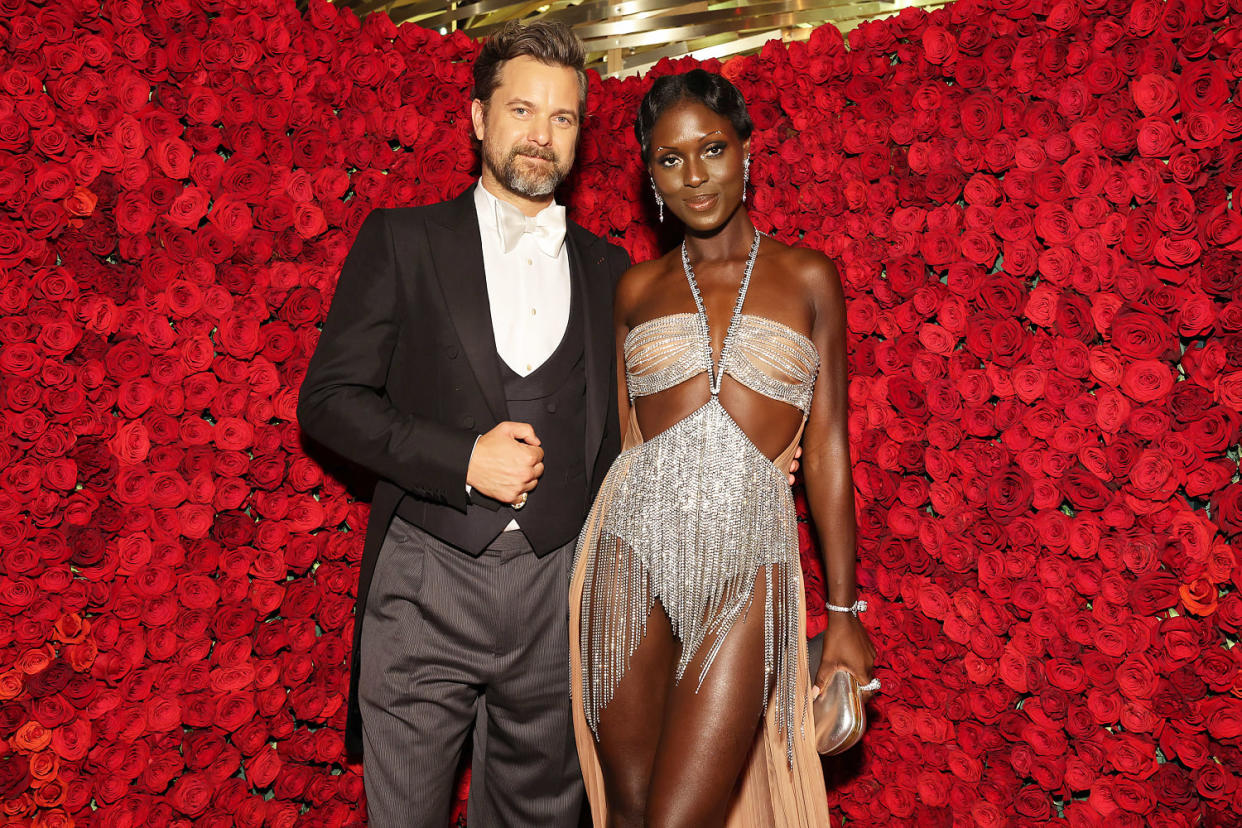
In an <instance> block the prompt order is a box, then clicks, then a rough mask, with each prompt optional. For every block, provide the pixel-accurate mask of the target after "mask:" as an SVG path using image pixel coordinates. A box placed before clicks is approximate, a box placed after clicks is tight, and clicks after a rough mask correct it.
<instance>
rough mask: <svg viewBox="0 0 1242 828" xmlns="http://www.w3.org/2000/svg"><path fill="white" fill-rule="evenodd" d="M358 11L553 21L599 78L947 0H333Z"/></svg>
mask: <svg viewBox="0 0 1242 828" xmlns="http://www.w3.org/2000/svg"><path fill="white" fill-rule="evenodd" d="M335 1H336V3H337V5H342V6H348V7H350V8H352V9H353V10H354V11H355V12H356V13H358V14H359V15H360V16H365V15H367V14H372V13H375V12H384V13H387V14H388V16H389V17H391V18H392V20H393V22H395V23H405V22H411V23H416V24H418V25H420V26H425V27H427V28H429V29H436V30H439V31H441V32H444V33H448V32H451V31H454V30H457V29H460V30H462V31H464V32H465V33H466V34H468V35H470V36H471V37H474V38H484V37H487V35H488V34H489V33H490V32H491V31H493V30H495V29H496V28H497V27H499V26H501V25H503V24H504V23H506V22H508V21H510V20H515V19H518V20H537V19H548V20H559V21H561V22H563V23H566V24H568V25H569V26H571V27H572V28H573V30H574V31H575V32H577V34H578V36H579V37H581V38H582V40H583V41H584V42H585V43H586V45H587V49H588V52H589V54H588V56H587V64H588V65H589V66H590V67H592V68H594V69H596V70H597V71H599V73H600V74H601V75H603V76H605V77H619V76H625V75H634V74H641V73H642V72H645V71H647V70H648V69H650V68H651V67H652V66H654V65H655V64H656V63H657V62H658V61H660V60H661V59H663V58H666V57H667V58H679V57H684V56H687V55H693V56H694V57H697V58H699V59H701V60H705V59H707V58H718V59H721V60H726V59H728V58H730V57H732V56H734V55H739V54H748V53H751V52H757V51H759V49H761V48H762V47H763V44H764V43H766V42H767V41H769V40H774V39H776V40H782V41H785V42H789V41H793V40H805V39H806V38H807V37H809V36H810V33H811V30H812V29H814V28H815V27H817V26H821V25H824V24H826V23H831V24H833V25H835V26H836V27H837V28H838V29H840V30H841V31H842V33H845V32H848V31H850V30H851V29H853V28H855V27H857V26H858V25H859V24H861V23H863V22H865V21H867V20H876V19H879V18H882V17H890V16H892V15H894V14H896V13H897V12H899V11H900V10H901V9H903V8H909V7H915V8H923V9H933V8H939V7H941V6H945V5H948V2H949V0H873V2H865V3H855V2H844V1H843V0H772V1H771V2H758V3H747V2H741V0H723V2H711V0H700V2H690V3H685V2H672V1H671V0H623V1H622V2H608V0H527V2H520V3H515V2H512V0H471V1H470V2H457V3H444V2H433V0H335Z"/></svg>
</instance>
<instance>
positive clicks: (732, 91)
mask: <svg viewBox="0 0 1242 828" xmlns="http://www.w3.org/2000/svg"><path fill="white" fill-rule="evenodd" d="M682 101H697V102H699V103H701V104H703V105H704V106H706V107H707V108H708V109H710V110H711V111H712V112H715V113H716V114H717V115H720V116H722V117H724V118H727V119H728V120H729V123H731V124H733V131H734V132H736V133H737V137H738V138H740V139H742V140H743V141H745V140H746V139H747V138H749V137H750V134H751V133H752V132H753V131H754V129H755V124H754V122H752V121H751V120H750V115H748V114H747V112H746V101H745V100H744V99H743V98H742V93H741V92H739V91H737V87H736V86H734V85H733V84H732V83H730V82H729V81H728V80H727V79H725V78H723V77H721V76H720V75H716V74H713V73H712V72H707V71H704V70H703V69H691V70H690V71H689V72H685V73H683V74H680V75H665V76H664V77H662V78H659V79H658V80H656V82H655V83H654V84H652V85H651V89H650V90H648V91H647V94H646V95H644V96H643V102H642V103H641V104H639V106H638V118H636V119H635V121H634V134H635V135H636V136H638V146H639V148H640V149H641V151H642V158H643V163H644V164H646V163H647V162H648V161H650V160H651V130H652V129H653V128H654V127H655V122H656V121H657V120H659V118H660V116H661V115H663V114H664V113H665V112H666V111H667V110H669V109H671V108H672V107H673V106H675V105H676V104H679V103H681V102H682Z"/></svg>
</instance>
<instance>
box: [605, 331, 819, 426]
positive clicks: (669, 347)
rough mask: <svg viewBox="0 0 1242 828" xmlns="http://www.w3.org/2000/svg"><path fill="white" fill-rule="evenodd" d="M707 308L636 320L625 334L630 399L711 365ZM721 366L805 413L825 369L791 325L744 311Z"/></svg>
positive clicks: (707, 369) (808, 344) (679, 381)
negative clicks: (817, 378) (705, 345)
mask: <svg viewBox="0 0 1242 828" xmlns="http://www.w3.org/2000/svg"><path fill="white" fill-rule="evenodd" d="M707 336H708V333H707V329H706V323H705V322H704V321H703V316H702V314H698V313H674V314H671V315H668V316H658V317H656V318H655V319H649V320H647V321H646V322H642V323H640V324H638V325H635V326H634V327H633V328H632V329H631V330H630V332H629V334H627V335H626V337H625V347H624V356H625V384H626V386H627V388H628V389H629V394H630V399H631V400H632V399H634V398H635V397H645V396H648V395H650V394H658V393H659V392H661V391H664V390H666V389H669V388H672V387H673V386H674V385H677V384H678V383H682V382H685V381H686V380H688V379H690V378H691V377H695V376H698V375H699V374H701V373H707V372H710V371H711V363H710V362H709V357H708V355H707V351H706V350H705V349H704V348H703V342H704V339H705V338H706V337H707ZM720 371H721V373H723V374H726V375H728V376H730V377H732V378H733V379H735V380H737V381H738V382H740V383H741V384H742V385H745V386H746V387H747V388H749V389H750V390H752V391H755V392H757V393H759V394H762V395H764V396H765V397H771V398H772V399H774V400H779V401H780V402H784V403H788V404H789V405H792V406H794V407H796V408H799V409H801V410H802V413H803V414H805V413H807V412H808V411H809V410H810V407H811V392H812V391H813V390H814V388H815V376H816V374H817V373H818V371H819V351H817V350H816V349H815V346H814V345H813V344H812V343H811V341H810V340H809V339H807V338H806V337H805V336H803V335H802V334H800V333H798V332H797V331H795V330H794V329H793V328H790V327H789V326H788V325H784V324H781V323H780V322H775V321H773V320H771V319H766V318H764V317H762V316H753V315H751V314H748V313H743V314H738V318H737V325H736V327H735V328H734V331H733V338H732V340H731V347H730V348H729V349H728V351H726V352H722V356H721V365H720Z"/></svg>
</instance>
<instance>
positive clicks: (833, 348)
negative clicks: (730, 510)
mask: <svg viewBox="0 0 1242 828" xmlns="http://www.w3.org/2000/svg"><path fill="white" fill-rule="evenodd" d="M798 260H799V261H798V265H799V269H800V270H801V271H802V273H803V276H804V280H805V284H806V285H807V287H808V293H809V295H810V298H811V302H812V304H813V306H814V310H815V322H814V325H813V327H812V332H811V340H812V341H813V342H814V344H815V347H816V349H817V350H818V351H819V358H820V367H819V378H818V380H817V381H816V383H815V394H814V396H813V397H812V400H811V411H810V415H809V416H808V419H807V424H806V431H805V433H804V435H803V438H802V470H803V481H804V483H805V486H806V497H807V505H808V506H809V507H810V510H811V516H812V518H813V519H814V521H815V528H816V533H817V540H818V541H819V550H820V554H821V555H822V556H823V562H824V579H825V586H826V587H827V591H828V602H829V603H831V604H835V605H837V606H843V607H848V606H851V605H853V603H854V602H855V601H856V600H857V598H858V589H857V582H856V580H855V561H856V559H857V551H856V549H855V523H854V480H853V476H852V474H851V471H850V445H849V428H848V415H849V411H848V387H847V379H846V360H845V296H844V293H843V292H842V290H841V280H840V278H839V277H838V276H837V270H836V268H835V267H834V266H833V264H832V262H830V261H829V260H828V259H827V258H825V257H824V256H822V255H820V254H818V253H813V252H811V251H798ZM874 658H875V650H874V648H873V647H872V646H871V642H870V640H869V639H868V637H867V633H866V630H864V629H863V626H862V624H861V623H860V622H859V620H858V618H857V617H856V616H855V615H853V614H852V613H843V612H829V613H828V630H827V633H826V635H825V637H824V657H823V660H822V661H821V663H820V668H819V672H818V673H817V675H816V682H815V684H816V690H815V693H816V694H818V691H819V688H821V687H823V684H824V682H825V681H826V680H827V678H828V677H829V676H830V675H831V674H832V673H833V672H834V671H835V670H837V669H840V668H844V669H847V670H849V671H850V672H852V673H854V675H855V676H856V677H857V678H858V679H859V681H860V682H863V683H866V682H868V681H870V680H871V672H872V663H873V661H874Z"/></svg>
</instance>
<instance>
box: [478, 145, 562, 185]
mask: <svg viewBox="0 0 1242 828" xmlns="http://www.w3.org/2000/svg"><path fill="white" fill-rule="evenodd" d="M523 155H525V156H530V157H532V158H541V159H543V160H544V161H549V162H551V163H550V164H549V165H544V164H531V163H529V162H519V161H518V158H519V157H520V156H523ZM483 162H484V163H485V164H487V166H488V167H489V168H490V169H491V171H492V175H494V176H496V179H497V180H498V181H499V182H500V183H501V184H503V185H504V186H505V187H506V188H507V189H509V190H511V191H513V192H515V193H517V194H518V195H521V196H526V197H527V198H543V197H545V196H550V195H552V193H553V192H555V191H556V188H557V187H558V186H560V183H561V182H562V181H564V180H565V176H567V175H569V165H568V164H566V165H565V166H561V165H560V164H559V163H558V159H557V157H556V153H555V152H554V151H553V150H552V149H551V148H550V147H538V146H532V147H526V148H524V149H519V148H518V147H516V146H515V147H511V148H510V149H509V152H508V153H506V154H505V155H504V157H503V158H502V157H499V153H497V152H496V148H495V147H491V146H488V145H487V143H486V142H485V143H484V144H483Z"/></svg>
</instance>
